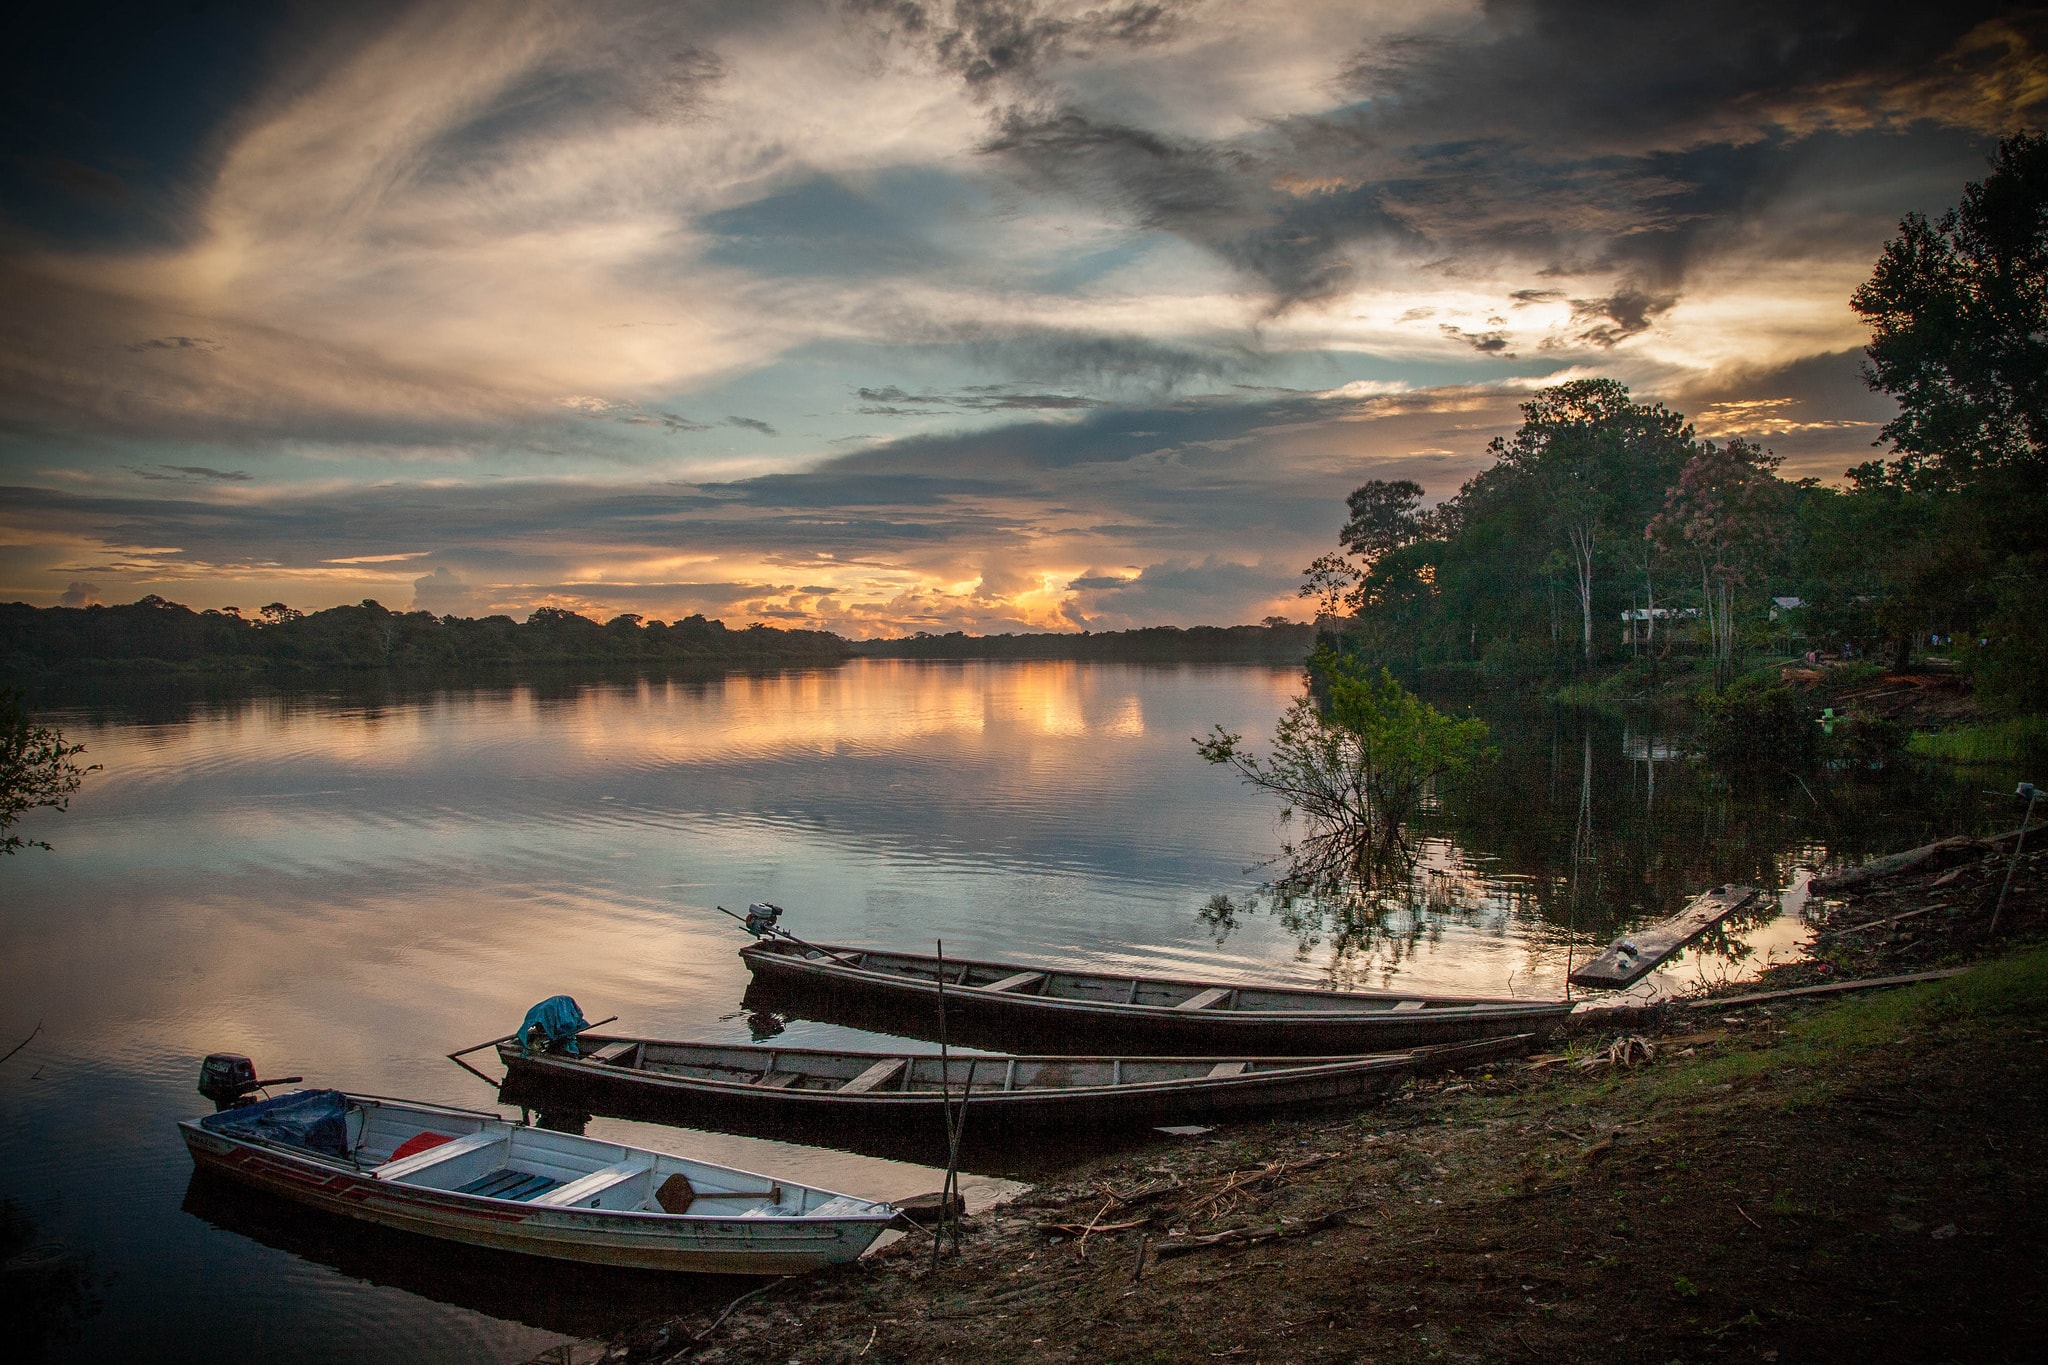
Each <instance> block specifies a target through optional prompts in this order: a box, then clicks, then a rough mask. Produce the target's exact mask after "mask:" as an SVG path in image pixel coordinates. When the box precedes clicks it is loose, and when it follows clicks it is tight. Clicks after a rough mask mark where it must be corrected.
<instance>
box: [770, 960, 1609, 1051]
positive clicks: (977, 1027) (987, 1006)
mask: <svg viewBox="0 0 2048 1365" xmlns="http://www.w3.org/2000/svg"><path fill="white" fill-rule="evenodd" d="M833 951H835V952H840V951H843V952H846V953H857V952H859V951H860V950H858V949H845V950H839V949H834V950H833ZM740 956H741V958H742V959H743V960H744V961H745V962H746V964H747V967H748V969H749V970H750V971H752V973H753V984H752V986H751V987H750V989H749V990H748V993H747V1004H748V1006H749V1007H750V1008H757V1009H765V1010H777V1011H782V1012H789V1013H795V1014H798V1015H800V1016H802V1017H806V1018H817V1019H824V1020H829V1021H831V1022H834V1023H842V1024H847V1025H851V1026H854V1027H859V1028H866V1029H872V1030H876V1031H879V1032H885V1033H896V1034H901V1035H904V1036H908V1037H914V1038H927V1039H928V1038H933V1037H935V1036H936V1034H937V1029H938V1011H939V988H938V985H937V983H936V982H935V981H933V980H929V979H926V980H919V979H916V978H913V977H905V976H899V975H894V974H890V973H885V972H880V971H867V970H863V969H861V968H859V967H855V966H848V965H846V964H845V963H843V962H840V961H836V960H833V959H831V958H825V959H818V958H804V957H797V956H794V955H792V954H791V953H790V952H788V951H786V950H784V948H783V945H781V944H780V943H775V942H768V941H763V942H757V943H753V944H749V945H748V946H747V947H746V948H743V949H741V950H740ZM949 965H951V964H950V963H949ZM958 965H959V966H961V967H963V968H973V969H977V970H979V971H981V972H983V973H984V974H987V973H1004V974H1009V973H1017V972H1025V971H1029V970H1031V969H1028V968H1023V967H1018V966H1015V965H1013V964H995V963H961V964H958ZM1189 984H1193V983H1189ZM1219 989H1220V988H1219ZM1329 994H1330V995H1332V996H1336V995H1337V994H1338V993H1335V992H1332V993H1329ZM945 1008H946V1028H947V1032H948V1034H949V1035H950V1036H951V1038H952V1040H953V1041H954V1042H956V1043H964V1044H967V1045H970V1046H974V1047H984V1048H990V1049H994V1050H999V1051H1013V1052H1049V1053H1064V1054H1079V1053H1086V1054H1095V1055H1106V1054H1110V1053H1118V1054H1127V1055H1154V1056H1212V1055H1213V1056H1226V1055H1234V1056H1252V1055H1263V1056H1291V1057H1335V1056H1350V1055H1358V1054H1363V1053H1370V1052H1391V1051H1395V1050H1398V1049H1402V1048H1415V1047H1429V1046H1435V1045H1440V1044H1446V1043H1460V1042H1470V1041H1475V1040H1479V1039H1488V1038H1502V1037H1509V1036H1512V1035H1515V1034H1521V1033H1534V1034H1536V1035H1538V1037H1539V1038H1541V1037H1546V1036H1548V1035H1549V1034H1550V1033H1552V1032H1554V1031H1555V1030H1556V1029H1557V1028H1558V1027H1559V1026H1560V1025H1561V1024H1562V1023H1563V1022H1564V1020H1565V1019H1566V1017H1567V1016H1568V1015H1569V1014H1570V1012H1571V1006H1570V1005H1569V1004H1566V1003H1563V1002H1544V1003H1522V1002H1458V1003H1457V1004H1455V1005H1451V1006H1437V1007H1435V1008H1425V1009H1420V1010H1415V1011H1412V1012H1408V1011H1396V1010H1393V1009H1390V1008H1388V1007H1387V1006H1386V1004H1385V1003H1383V1002H1382V1003H1378V1004H1377V1006H1376V1007H1373V1008H1361V1009H1358V1010H1355V1011H1350V1010H1345V1009H1343V1008H1341V1007H1336V1006H1333V1007H1330V1008H1319V1009H1314V1010H1309V1009H1302V1010H1294V1011H1235V1010H1227V1011H1226V1010H1182V1009H1176V1008H1172V1007H1165V1006H1157V1005H1144V1004H1117V1003H1113V1002H1106V1001H1096V1000H1076V999H1058V998H1049V997H1045V996H1037V995H1019V994H1012V993H1006V992H996V991H990V990H986V989H977V988H975V987H972V986H969V987H954V986H949V987H947V989H946V991H945Z"/></svg>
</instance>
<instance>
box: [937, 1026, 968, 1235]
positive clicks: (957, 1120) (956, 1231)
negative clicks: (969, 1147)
mask: <svg viewBox="0 0 2048 1365" xmlns="http://www.w3.org/2000/svg"><path fill="white" fill-rule="evenodd" d="M973 1093H974V1062H973V1060H972V1059H969V1061H968V1063H967V1083H966V1084H965V1085H964V1086H962V1087H961V1088H960V1109H959V1112H958V1113H957V1114H956V1115H955V1116H954V1118H953V1125H952V1134H951V1141H950V1142H949V1143H948V1144H947V1147H946V1185H945V1194H944V1199H943V1202H944V1204H945V1207H946V1209H947V1211H948V1212H947V1216H948V1218H950V1219H951V1225H952V1229H953V1253H954V1255H956V1256H957V1255H958V1254H959V1253H960V1219H959V1216H958V1215H956V1214H954V1213H952V1212H951V1210H952V1208H953V1201H954V1200H956V1199H957V1200H959V1201H960V1211H961V1212H962V1213H965V1212H966V1211H967V1201H966V1199H964V1198H962V1197H961V1194H960V1135H961V1134H962V1133H964V1132H966V1131H967V1097H968V1096H970V1095H972V1094H973Z"/></svg>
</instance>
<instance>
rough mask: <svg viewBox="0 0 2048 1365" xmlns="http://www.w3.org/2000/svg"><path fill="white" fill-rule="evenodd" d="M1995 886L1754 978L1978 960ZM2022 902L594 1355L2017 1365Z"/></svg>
mask: <svg viewBox="0 0 2048 1365" xmlns="http://www.w3.org/2000/svg"><path fill="white" fill-rule="evenodd" d="M1997 861H1998V862H2000V863H2001V864H2002V862H2003V859H1998V860H1997ZM1958 869H1961V875H1957V876H1953V877H1951V879H1950V881H1949V882H1948V883H1947V885H1946V886H1944V887H1940V888H1931V887H1929V886H1928V885H1927V883H1931V882H1932V881H1934V880H1936V879H1938V878H1940V877H1943V876H1949V875H1950V874H1951V873H1955V872H1957V871H1958ZM1997 870H1999V871H2001V872H2002V870H2003V869H2002V867H2000V868H1999V869H1997ZM1992 871H1993V868H1992V867H1991V864H1990V862H1989V861H1987V857H1986V855H1984V854H1981V853H1980V854H1978V855H1977V856H1974V857H1971V858H1969V859H1967V860H1959V861H1954V862H1951V863H1950V864H1948V865H1947V866H1946V867H1944V868H1940V869H1933V870H1929V871H1927V872H1926V873H1924V874H1923V875H1921V876H1918V877H1913V878H1908V879H1903V880H1895V881H1894V882H1891V883H1878V884H1875V885H1874V886H1872V887H1870V888H1869V890H1868V893H1867V894H1866V895H1865V896H1862V897H1858V898H1856V899H1853V900H1844V901H1843V902H1841V903H1840V904H1839V905H1831V906H1829V907H1826V908H1825V909H1824V912H1823V914H1822V917H1821V918H1822V932H1821V933H1820V935H1819V937H1818V940H1817V942H1816V945H1815V956H1814V957H1813V959H1812V960H1811V961H1810V962H1808V963H1805V964H1801V965H1800V966H1798V967H1794V968H1782V969H1778V971H1776V972H1774V973H1772V974H1771V976H1772V977H1773V978H1775V979H1774V980H1773V981H1771V982H1770V983H1768V984H1772V985H1791V984H1797V983H1799V982H1801V981H1807V980H1827V979H1830V978H1838V977H1840V976H1844V975H1847V974H1848V972H1847V971H1845V970H1844V969H1845V968H1850V967H1853V968H1856V969H1858V970H1859V971H1872V970H1877V969H1882V968H1887V967H1901V966H1907V967H1910V966H1922V967H1924V966H1926V965H1928V964H1930V963H1941V962H1944V961H1953V960H1955V959H1956V958H1958V957H1961V956H1969V955H1974V954H1975V953H1976V952H1977V951H1979V950H1981V948H1982V947H1983V946H1984V943H1983V940H1982V935H1983V933H1984V932H1985V931H1986V930H1987V929H1988V919H1989V910H1990V908H1991V907H1990V905H1989V904H1986V905H1983V906H1978V905H1977V904H1976V903H1977V901H1979V900H1982V899H1983V898H1984V897H1983V895H1982V892H1983V890H1984V888H1985V886H1987V885H1989V884H1990V883H1991V881H1992V878H1991V876H1990V874H1991V872H1992ZM1956 888H1961V890H1960V891H1957V892H1956V894H1955V895H1954V896H1953V897H1952V898H1951V899H1953V900H1955V901H1956V902H1957V903H1958V904H1962V903H1967V904H1968V905H1969V906H1971V907H1972V908H1971V909H1970V910H1969V911H1968V912H1967V913H1960V914H1956V915H1952V916H1949V921H1948V922H1947V923H1946V925H1945V929H1944V932H1943V933H1942V934H1940V935H1936V934H1935V933H1933V931H1932V926H1930V927H1928V928H1924V929H1921V930H1919V931H1914V932H1912V933H1911V934H1910V936H1909V935H1908V934H1907V933H1905V932H1902V930H1903V926H1896V927H1895V931H1892V932H1888V933H1887V934H1886V935H1884V936H1881V937H1878V938H1876V939H1874V940H1871V941H1869V942H1863V941H1859V940H1861V939H1865V938H1868V937H1869V936H1868V935H1867V934H1850V933H1848V932H1846V931H1847V930H1848V929H1849V928H1851V927H1853V924H1854V923H1860V922H1862V920H1863V919H1864V918H1865V917H1866V914H1867V913H1869V912H1872V911H1874V910H1877V909H1882V910H1884V911H1885V912H1886V916H1888V915H1890V914H1894V913H1903V912H1899V911H1896V910H1895V909H1894V908H1893V907H1894V906H1895V904H1896V903H1898V902H1899V901H1901V900H1904V899H1908V898H1911V897H1913V896H1915V895H1919V896H1922V897H1923V898H1924V897H1925V896H1926V895H1927V894H1929V893H1930V891H1933V890H1939V891H1954V890H1955V889H1956ZM1873 897H1874V898H1876V899H1873ZM2044 906H2048V861H2044V860H2043V858H2042V857H2041V856H2040V855H2039V854H2037V855H2035V856H2030V857H2028V858H2026V859H2024V860H2023V863H2022V869H2021V872H2020V874H2019V875H2018V876H2017V877H2016V878H2015V890H2014V892H2013V893H2011V894H2010V895H2009V896H2008V899H2007V902H2006V905H2005V908H2004V910H2003V912H2002V915H2001V928H2000V938H1999V942H2000V944H2001V945H2002V946H2004V947H2005V948H2006V949H2007V951H2008V952H2009V954H2010V955H2008V956H2005V957H2001V958H1997V959H1993V960H1989V961H1983V962H1980V963H1979V964H1978V965H1977V966H1975V967H1974V968H1972V969H1971V970H1969V971H1968V972H1966V973H1965V974H1964V975H1961V976H1958V977H1955V978H1952V979H1950V980H1946V981H1940V982H1934V983H1929V984H1926V985H1922V986H1916V987H1910V988H1906V989H1902V990H1896V991H1890V992H1884V993H1879V994H1872V995H1859V996H1847V997H1840V998H1834V999H1827V998H1823V999H1818V1000H1816V999H1813V998H1808V999H1806V1000H1793V1001H1780V1002H1775V1003H1770V1004H1764V1005H1759V1006H1751V1007H1746V1008H1731V1010H1730V1011H1729V1012H1728V1013H1726V1014H1719V1013H1715V1012H1713V1011H1711V1010H1688V1011H1682V1012H1673V1015H1672V1017H1670V1018H1668V1019H1666V1020H1665V1021H1664V1027H1663V1028H1662V1030H1661V1032H1660V1031H1657V1030H1656V1029H1649V1030H1646V1031H1645V1033H1644V1034H1643V1035H1633V1034H1632V1035H1628V1036H1627V1037H1618V1036H1616V1035H1613V1034H1611V1033H1602V1032H1588V1033H1586V1034H1584V1035H1582V1036H1580V1037H1579V1038H1577V1039H1576V1040H1574V1041H1573V1042H1572V1043H1570V1044H1569V1045H1568V1046H1566V1047H1564V1048H1562V1049H1560V1050H1559V1051H1557V1052H1554V1053H1551V1054H1547V1055H1543V1056H1538V1057H1534V1058H1529V1059H1525V1060H1522V1061H1516V1062H1509V1063H1501V1064H1496V1065H1494V1066H1492V1067H1490V1068H1488V1069H1486V1070H1485V1071H1483V1072H1480V1073H1477V1074H1469V1075H1465V1076H1454V1077H1447V1078H1443V1079H1440V1080H1435V1081H1429V1082H1423V1083H1420V1084H1418V1085H1415V1086H1413V1087H1411V1088H1409V1089H1408V1090H1406V1091H1404V1092H1402V1093H1401V1094H1400V1095H1398V1096H1396V1097H1395V1098H1394V1099H1393V1100H1391V1101H1390V1102H1389V1103H1387V1104H1385V1105H1383V1106H1381V1107H1379V1108H1377V1109H1373V1110H1369V1111H1365V1112H1362V1113H1359V1114H1356V1115H1351V1116H1343V1115H1322V1116H1316V1117H1307V1118H1299V1119H1292V1120H1285V1121H1277V1122H1270V1123H1262V1124H1245V1125H1236V1126H1231V1127H1228V1128H1224V1129H1219V1130H1217V1131H1215V1132H1212V1133H1209V1134H1206V1135H1203V1136H1200V1137H1198V1138H1195V1139H1192V1140H1188V1139H1173V1140H1167V1139H1164V1138H1162V1139H1161V1140H1159V1141H1157V1142H1153V1143H1149V1144H1147V1145H1146V1146H1145V1147H1143V1148H1142V1149H1140V1150H1137V1151H1130V1152H1124V1153H1121V1154H1118V1155H1115V1156H1112V1157H1105V1158H1099V1159H1096V1160H1092V1161H1088V1162H1084V1163H1082V1164H1079V1165H1077V1166H1076V1167H1075V1168H1074V1169H1072V1170H1071V1171H1069V1172H1067V1173H1065V1174H1064V1175H1063V1176H1061V1177H1060V1178H1059V1179H1058V1180H1057V1181H1055V1182H1053V1183H1050V1184H1047V1185H1044V1186H1041V1187H1040V1188H1038V1189H1036V1190H1034V1191H1032V1192H1030V1193H1029V1194H1027V1195H1026V1196H1024V1197H1023V1198H1021V1199H1019V1200H1017V1201H1015V1202H1013V1203H1011V1204H1008V1205H1005V1206H1002V1207H1000V1208H998V1209H995V1210H992V1211H990V1212H988V1213H986V1214H984V1215H982V1216H981V1217H980V1218H978V1219H976V1220H974V1225H973V1227H972V1228H971V1230H970V1231H969V1232H968V1234H967V1236H966V1237H965V1239H964V1241H963V1244H962V1247H961V1251H960V1254H959V1255H957V1256H955V1255H952V1254H951V1253H950V1252H949V1253H948V1254H947V1255H946V1256H945V1257H944V1258H942V1260H941V1262H940V1264H939V1268H938V1270H937V1272H936V1274H934V1273H933V1272H932V1271H931V1270H930V1268H929V1267H930V1242H929V1241H928V1240H926V1239H925V1238H923V1237H922V1236H919V1237H916V1238H911V1239H906V1240H905V1241H903V1242H901V1243H898V1244H897V1245H896V1246H894V1247H891V1248H888V1249H887V1250H885V1251H883V1252H882V1253H880V1254H878V1255H875V1256H873V1257H870V1258H869V1259H867V1260H865V1261H863V1262H861V1263H860V1264H858V1265H857V1266H855V1267H852V1268H849V1269H847V1270H844V1271H841V1272H838V1273H835V1274H826V1275H819V1276H812V1277H801V1278H792V1279H790V1280H787V1281H782V1282H777V1283H776V1284H774V1285H773V1286H772V1287H770V1288H769V1289H767V1290H766V1291H765V1292H764V1293H762V1294H760V1295H759V1296H758V1297H757V1298H755V1299H753V1300H750V1301H749V1302H747V1303H744V1304H742V1305H740V1306H739V1307H738V1308H736V1309H734V1310H733V1311H732V1312H731V1314H730V1315H729V1316H728V1317H726V1318H725V1319H724V1321H723V1322H721V1323H719V1324H717V1326H716V1329H715V1330H709V1329H710V1328H711V1317H712V1316H713V1315H711V1314H704V1315H698V1316H692V1317H685V1318H679V1319H674V1320H671V1321H669V1322H666V1323H660V1324H650V1325H648V1326H647V1327H646V1328H644V1329H642V1330H641V1331H639V1332H637V1333H635V1334H632V1335H631V1336H628V1337H625V1338H621V1339H620V1340H618V1341H615V1342H613V1343H610V1345H609V1351H610V1358H612V1359H618V1360H625V1361H634V1362H637V1361H642V1360H648V1361H653V1360H699V1361H730V1362H771V1361H772V1362H775V1363H776V1365H783V1362H788V1361H805V1362H810V1361H852V1360H864V1359H874V1360H909V1361H933V1362H937V1361H957V1360H970V1359H984V1360H986V1359H1000V1360H1013V1359H1014V1360H1044V1361H1079V1360H1084V1359H1108V1360H1206V1359H1230V1360H1236V1359H1243V1360H1247V1361H1255V1360H1264V1361H1282V1360H1314V1359H1344V1360H1350V1359H1374V1360H1379V1359H1386V1360H1416V1361H1422V1360H1439V1359H1442V1360H1459V1359H1465V1360H1521V1359H1532V1360H1533V1359H1564V1360H1589V1361H1590V1360H1597V1361H1638V1360H1640V1361H1649V1362H1664V1361H1669V1360H1673V1359H1678V1360H1709V1359H1726V1360H1759V1361H1773V1360H1786V1361H1791V1360H1810V1359H1849V1358H1856V1357H1861V1358H1865V1359H1882V1360H1896V1359H1928V1360H1943V1359H1971V1360H2003V1359H2019V1358H2022V1357H2025V1358H2032V1355H2033V1349H2034V1341H2033V1338H2034V1337H2035V1336H2036V1335H2037V1334H2038V1333H2039V1331H2040V1330H2041V1329H2042V1327H2043V1326H2044V1325H2048V1295H2044V1291H2043V1288H2042V1281H2041V1278H2040V1276H2039V1275H2038V1273H2037V1272H2036V1270H2035V1269H2034V1267H2035V1266H2037V1265H2038V1263H2039V1257H2040V1256H2041V1254H2042V1253H2043V1251H2044V1250H2048V1246H2044V1243H2048V1235H2044V1228H2048V1067H2044V1066H2043V1064H2042V1062H2043V1055H2044V1054H2043V1048H2044V1046H2048V1025H2044V1016H2048V949H2044V948H2041V947H2039V946H2032V947H2027V946H2020V947H2018V948H2017V950H2016V951H2015V950H2014V945H2015V944H2020V945H2024V944H2026V943H2028V942H2029V941H2032V942H2034V943H2036V944H2038V942H2039V940H2040V939H2041V938H2042V937H2043V933H2044V927H2048V914H2044ZM1937 912H1938V913H1939V907H1937ZM1886 916H1881V917H1886ZM1934 917H1935V916H1934V915H1933V914H1929V915H1924V916H1920V917H1919V918H1920V919H1934ZM1916 922H1917V921H1916ZM1937 940H1938V942H1937ZM1929 943H1935V946H1933V947H1931V948H1930V947H1928V946H1927V945H1928V944H1929ZM1916 944H1917V945H1921V946H1919V947H1916V946H1915V945H1916ZM1741 989H1742V990H1743V991H1744V992H1745V993H1748V992H1754V991H1756V990H1757V989H1759V987H1758V986H1756V985H1753V984H1752V985H1749V986H1745V987H1742V988H1741ZM1629 1039H1635V1040H1636V1041H1633V1042H1631V1041H1629ZM699 1333H706V1334H707V1335H706V1337H705V1339H704V1340H703V1341H701V1342H698V1341H695V1340H694V1338H695V1337H696V1336H697V1335H698V1334H699Z"/></svg>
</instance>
